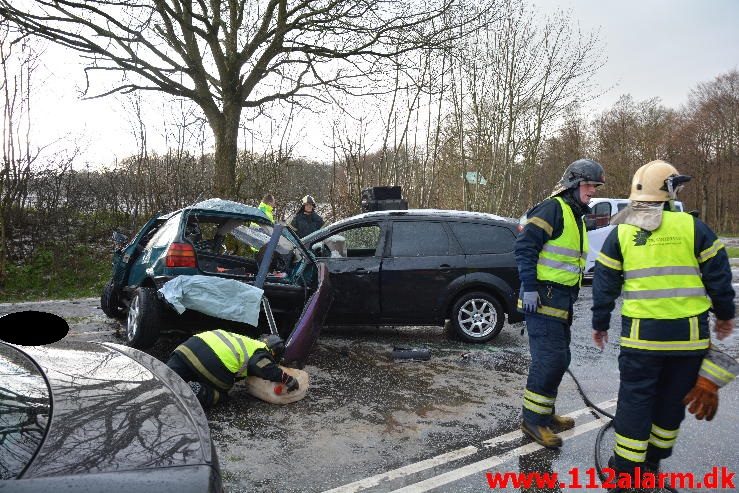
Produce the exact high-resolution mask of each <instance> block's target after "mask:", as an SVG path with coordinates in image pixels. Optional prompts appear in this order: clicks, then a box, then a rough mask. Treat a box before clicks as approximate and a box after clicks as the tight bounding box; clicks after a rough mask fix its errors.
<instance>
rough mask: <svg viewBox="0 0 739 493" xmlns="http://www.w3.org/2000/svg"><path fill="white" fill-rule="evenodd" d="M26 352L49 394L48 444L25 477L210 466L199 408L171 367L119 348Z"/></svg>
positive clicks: (71, 346)
mask: <svg viewBox="0 0 739 493" xmlns="http://www.w3.org/2000/svg"><path fill="white" fill-rule="evenodd" d="M23 350H24V351H25V352H26V353H27V354H29V355H30V356H31V357H32V358H33V359H34V360H35V361H36V363H37V364H38V365H39V366H41V367H42V368H43V370H44V373H45V374H46V375H47V377H48V381H49V386H50V388H51V395H52V418H51V423H50V425H49V428H48V430H47V434H46V437H45V439H44V442H43V444H42V446H41V448H40V449H39V451H38V453H37V455H36V457H35V458H34V460H33V462H32V463H31V465H30V466H29V467H28V469H27V470H26V472H25V473H24V475H23V477H25V478H32V477H45V476H53V475H66V474H80V473H101V472H111V471H126V470H136V469H148V468H154V467H168V466H184V465H196V464H210V465H213V466H214V467H216V468H217V462H216V459H215V457H214V455H213V453H212V448H211V440H210V432H209V430H208V422H207V419H206V417H205V414H204V413H203V410H202V408H201V407H200V404H199V403H198V401H197V400H196V399H195V396H194V395H193V394H192V392H191V391H190V388H189V386H187V384H185V382H183V381H182V380H181V379H180V378H179V377H178V376H177V375H176V374H175V373H174V372H173V371H171V370H170V369H169V368H168V367H166V365H164V364H163V363H161V362H159V361H158V360H156V359H155V358H153V357H151V356H149V355H148V354H145V353H142V352H140V351H136V350H134V349H131V348H128V347H125V346H120V345H117V344H94V343H83V342H73V341H61V342H60V343H57V344H54V345H49V346H44V347H28V348H23Z"/></svg>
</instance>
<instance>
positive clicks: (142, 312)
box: [126, 287, 161, 349]
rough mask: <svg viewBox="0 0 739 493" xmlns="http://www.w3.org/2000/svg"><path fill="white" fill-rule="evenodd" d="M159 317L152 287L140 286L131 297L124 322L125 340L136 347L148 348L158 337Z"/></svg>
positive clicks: (157, 304) (157, 303) (157, 301)
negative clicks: (125, 321)
mask: <svg viewBox="0 0 739 493" xmlns="http://www.w3.org/2000/svg"><path fill="white" fill-rule="evenodd" d="M160 318H161V314H160V306H159V300H157V296H156V291H155V290H154V288H145V287H140V288H138V289H137V290H136V293H135V294H134V295H133V298H132V299H131V305H130V306H129V307H128V319H127V323H126V340H127V341H128V345H129V346H131V347H134V348H136V349H148V348H150V347H151V346H153V345H154V343H155V342H157V339H159V325H160V323H159V321H160Z"/></svg>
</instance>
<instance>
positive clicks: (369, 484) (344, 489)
mask: <svg viewBox="0 0 739 493" xmlns="http://www.w3.org/2000/svg"><path fill="white" fill-rule="evenodd" d="M615 405H616V399H609V400H607V401H604V402H601V403H600V404H597V406H598V407H600V408H601V409H608V408H610V407H613V406H615ZM589 412H590V408H589V407H584V408H581V409H578V410H576V411H572V412H571V413H569V414H566V415H565V416H569V417H571V418H576V417H578V416H582V415H583V414H588V413H589ZM591 423H596V427H597V426H601V425H602V424H603V422H602V421H601V420H595V421H593V422H589V423H588V425H589V424H591ZM581 426H587V425H581ZM581 426H578V427H575V428H573V430H576V429H580V428H581ZM573 430H568V431H565V432H562V433H560V436H561V437H562V439H564V438H565V437H569V436H576V435H571V433H570V432H572V431H573ZM586 431H589V430H586ZM582 433H585V431H583V432H582ZM578 434H579V433H578ZM522 437H523V432H522V431H521V430H515V431H512V432H510V433H506V434H504V435H500V436H498V437H493V438H490V439H488V440H485V441H484V442H482V443H483V444H484V445H485V447H493V446H495V445H499V444H501V443H505V442H510V441H513V440H516V439H519V438H522ZM532 445H533V446H534V447H531V446H532ZM526 447H529V448H530V452H533V451H536V450H539V449H540V448H542V447H541V445H539V444H537V443H533V444H528V445H524V446H522V447H519V448H518V449H514V450H513V451H511V452H515V450H523V449H526ZM526 450H528V449H526ZM477 452H478V449H477V447H474V446H469V447H464V448H461V449H457V450H453V451H451V452H447V453H445V454H441V455H437V456H436V457H432V458H431V459H426V460H423V461H420V462H416V463H414V464H409V465H407V466H403V467H400V468H398V469H393V470H392V471H387V472H384V473H381V474H377V475H375V476H371V477H369V478H365V479H360V480H358V481H354V482H353V483H349V484H345V485H344V486H339V487H338V488H334V489H331V490H326V491H324V492H323V493H356V492H358V491H362V490H366V489H369V488H373V487H375V486H377V485H378V484H380V483H381V482H383V481H392V480H394V479H398V478H402V477H404V476H409V475H411V474H415V473H417V472H420V471H424V470H426V469H429V468H432V467H436V466H439V465H442V464H445V463H447V462H452V461H455V460H459V459H462V458H464V457H467V456H469V455H473V454H475V453H477ZM511 452H508V453H506V454H504V455H501V456H500V457H501V458H502V457H507V455H508V454H510V453H511ZM524 453H529V451H527V452H524ZM489 460H490V459H485V461H481V462H486V461H489ZM506 460H508V459H506ZM466 467H468V466H466ZM461 469H464V468H461ZM461 469H458V470H461ZM474 472H476V471H473V472H471V473H470V474H473V473H474ZM442 476H443V475H442ZM437 477H440V476H437ZM418 484H421V483H418ZM403 491H404V490H403ZM409 491H410V490H409ZM422 491H425V490H422Z"/></svg>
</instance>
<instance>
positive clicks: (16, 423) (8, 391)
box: [0, 343, 51, 489]
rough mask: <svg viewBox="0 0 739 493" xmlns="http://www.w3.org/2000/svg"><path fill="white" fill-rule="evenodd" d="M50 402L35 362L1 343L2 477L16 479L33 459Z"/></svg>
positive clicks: (47, 391)
mask: <svg viewBox="0 0 739 493" xmlns="http://www.w3.org/2000/svg"><path fill="white" fill-rule="evenodd" d="M50 404H51V403H50V400H49V388H48V387H47V385H46V380H45V379H44V377H43V376H42V374H41V372H40V371H39V369H38V368H37V367H36V365H34V364H33V363H32V362H31V360H30V359H28V357H27V356H26V355H25V354H23V353H22V352H21V351H19V350H18V349H16V348H14V347H12V346H8V345H6V344H2V343H0V430H2V433H1V434H0V480H2V479H13V478H17V477H18V476H19V475H20V474H21V473H22V472H23V471H24V470H25V468H26V466H27V465H28V463H29V462H30V461H31V459H33V456H34V454H35V453H36V450H37V449H38V448H39V446H40V445H41V442H42V440H43V438H44V431H45V430H46V427H47V426H48V423H49V413H50V411H51V409H50ZM0 489H2V488H0Z"/></svg>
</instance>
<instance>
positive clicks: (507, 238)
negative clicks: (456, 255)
mask: <svg viewBox="0 0 739 493" xmlns="http://www.w3.org/2000/svg"><path fill="white" fill-rule="evenodd" d="M450 226H451V227H452V231H454V235H455V236H456V237H457V240H459V244H460V245H462V250H463V251H464V253H465V254H466V255H480V254H485V253H509V252H512V251H513V243H514V241H515V240H516V237H515V236H514V235H513V231H511V230H510V229H508V228H504V227H503V226H494V225H492V224H475V223H450Z"/></svg>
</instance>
